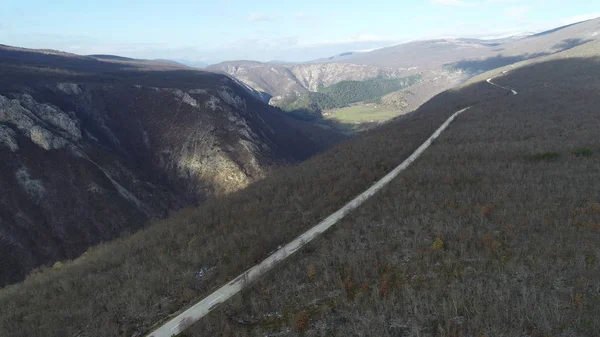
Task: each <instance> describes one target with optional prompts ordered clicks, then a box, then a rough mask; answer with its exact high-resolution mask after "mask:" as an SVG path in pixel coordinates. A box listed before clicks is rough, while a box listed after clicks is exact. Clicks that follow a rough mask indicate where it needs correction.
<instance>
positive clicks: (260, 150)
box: [0, 48, 340, 285]
mask: <svg viewBox="0 0 600 337" xmlns="http://www.w3.org/2000/svg"><path fill="white" fill-rule="evenodd" d="M3 52H5V53H7V54H3ZM17 52H21V51H19V50H17ZM11 53H14V51H8V52H7V51H3V50H2V49H1V48H0V77H1V78H2V80H0V191H1V192H2V193H0V285H3V284H7V283H11V282H15V281H18V280H20V279H22V278H23V277H24V276H25V275H26V274H27V273H28V272H29V271H31V270H32V269H33V268H35V267H37V266H39V265H43V264H48V263H53V262H54V261H58V260H64V259H70V258H74V257H76V256H78V255H80V254H81V253H83V252H84V251H85V250H86V249H87V247H89V246H90V245H93V244H97V243H99V242H102V241H107V240H112V239H114V238H115V237H117V236H119V235H121V234H122V233H127V232H133V231H136V230H138V229H140V228H142V227H143V226H144V225H146V224H147V223H148V221H149V220H151V219H153V218H159V217H164V216H166V215H167V214H168V213H169V212H170V210H173V209H176V208H179V207H182V206H186V205H193V204H197V203H199V202H202V201H203V200H205V199H206V198H208V197H211V196H219V195H224V194H227V193H231V192H234V191H237V190H239V189H241V188H244V187H246V186H247V185H248V184H250V183H251V182H253V181H255V180H256V179H260V178H261V177H263V176H264V175H265V172H266V171H267V170H268V169H269V167H271V166H272V165H277V164H279V163H289V162H295V161H299V160H303V159H305V158H308V157H309V156H311V155H313V154H314V153H316V152H317V151H320V150H321V149H323V148H324V147H325V146H326V145H327V144H325V143H323V142H317V141H315V140H314V139H315V137H313V136H314V134H311V132H313V131H314V132H323V131H322V130H320V129H317V128H316V127H314V130H313V129H311V126H310V125H305V124H302V125H301V127H299V125H298V123H303V122H300V121H297V120H294V119H291V118H289V117H287V116H285V115H283V114H281V113H280V112H279V111H278V110H277V109H275V108H273V107H271V106H269V105H267V104H265V103H264V102H261V101H260V100H258V99H257V97H256V92H254V91H253V90H252V89H250V88H248V87H245V86H243V85H240V83H238V82H237V81H236V80H233V79H231V78H229V77H226V76H224V75H215V74H211V73H206V72H198V71H148V70H145V71H132V72H126V71H124V70H122V69H116V70H115V69H113V67H114V65H112V64H111V65H108V66H109V67H111V68H110V71H111V72H110V74H108V75H105V73H104V72H99V73H98V72H96V69H97V68H98V67H101V66H106V65H104V64H103V63H100V64H98V63H97V62H98V61H89V62H93V63H92V65H93V66H94V67H90V66H89V64H88V63H85V64H83V66H78V67H76V68H75V71H78V72H80V73H78V74H77V75H76V76H71V73H69V72H62V71H61V72H57V71H56V67H57V65H56V63H57V62H58V61H60V62H61V63H60V65H61V66H65V67H67V66H71V67H73V60H72V59H73V58H76V56H69V58H68V59H64V58H61V57H62V56H56V55H50V56H52V57H57V58H58V59H55V58H53V59H51V62H49V63H50V65H51V70H47V69H45V68H41V69H36V70H35V71H33V72H31V70H30V68H27V67H21V65H20V62H22V61H23V59H27V57H30V58H32V57H35V61H36V62H38V63H39V62H45V60H47V57H49V56H48V55H46V54H43V55H41V54H39V53H38V54H35V53H32V54H35V55H29V54H26V55H21V56H20V57H19V58H17V57H14V58H13V59H15V60H18V62H19V65H18V66H17V67H15V66H13V65H11V64H10V61H11V58H10V57H11V56H13V55H12V54H11ZM30 54H31V53H30ZM7 55H8V56H7ZM57 60H58V61H57ZM82 62H83V61H82ZM85 62H88V61H87V60H86V61H85ZM89 69H93V70H94V72H93V73H90V72H89ZM70 71H71V72H73V71H74V70H70ZM65 73H66V74H67V75H65ZM299 130H302V131H299ZM322 138H323V137H322ZM335 139H336V136H335V135H334V137H333V138H332V142H334V141H335ZM337 139H340V138H339V137H338V138H337Z"/></svg>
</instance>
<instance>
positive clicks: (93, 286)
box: [0, 83, 504, 336]
mask: <svg viewBox="0 0 600 337" xmlns="http://www.w3.org/2000/svg"><path fill="white" fill-rule="evenodd" d="M498 95H504V92H503V91H502V90H499V89H495V88H493V87H491V86H489V85H487V84H483V83H482V84H478V85H475V86H472V87H470V88H468V89H465V90H462V91H460V92H449V93H444V94H442V95H440V97H439V99H438V100H436V101H433V102H431V103H429V104H426V105H425V106H424V107H423V108H422V109H420V111H419V112H418V113H415V114H412V115H407V116H404V117H402V118H401V119H400V120H398V121H397V122H395V123H390V124H389V125H386V126H383V127H382V128H380V129H378V130H377V131H373V132H367V133H365V134H364V135H361V136H360V137H358V138H357V139H355V140H352V141H350V142H347V143H344V144H341V145H339V146H337V147H335V148H333V149H332V150H331V151H328V152H326V153H324V154H321V155H318V156H316V157H314V158H312V159H310V160H308V161H306V162H304V163H302V164H301V165H299V166H297V167H289V168H286V169H282V170H280V171H279V172H278V173H275V174H273V175H272V176H270V177H269V178H266V179H264V180H262V181H259V182H257V183H255V184H253V185H250V186H249V187H248V188H247V189H246V190H244V191H242V192H240V193H236V194H233V195H231V196H229V197H224V198H221V199H215V200H209V201H207V202H206V203H205V204H204V205H203V206H201V207H199V208H197V209H185V210H182V211H180V212H178V213H176V214H174V215H173V216H171V217H170V218H169V219H168V220H165V221H159V222H157V223H156V224H154V225H153V226H152V227H151V228H148V229H146V230H142V231H141V232H138V233H136V234H134V235H132V236H131V237H128V238H123V239H118V240H116V241H114V242H112V243H109V244H105V245H101V246H98V247H95V248H92V249H90V250H89V251H88V252H87V253H86V254H85V255H84V256H83V257H81V258H79V259H77V260H75V261H73V262H65V263H64V266H63V267H62V268H60V269H58V270H52V269H42V270H41V271H40V272H39V273H37V274H36V275H32V276H31V277H29V278H28V279H27V280H26V281H25V282H23V283H22V284H18V285H15V286H9V287H6V288H5V289H3V290H2V291H0V302H2V304H3V305H2V306H1V307H0V335H10V336H31V335H34V336H37V335H45V336H70V335H76V334H79V333H81V334H83V335H86V336H93V335H103V336H105V335H111V336H112V335H132V334H134V333H135V332H143V331H147V330H148V329H149V328H150V327H151V326H152V325H153V324H155V323H157V322H159V321H160V320H162V319H164V318H165V317H166V316H167V315H169V314H171V313H173V312H174V311H176V310H178V309H180V308H182V307H185V306H186V305H188V304H189V303H191V302H192V301H193V300H195V299H198V298H200V297H202V296H204V295H206V294H207V293H209V292H210V291H211V290H213V288H215V287H216V286H218V285H221V284H222V283H224V282H225V281H227V280H229V279H230V278H232V277H234V276H236V275H237V274H239V273H240V272H242V271H243V270H245V269H246V268H248V267H249V266H251V265H252V264H253V263H255V261H257V260H259V259H261V258H264V257H265V256H266V255H267V254H268V253H269V252H271V251H272V250H274V249H275V248H276V247H277V246H278V245H281V244H283V243H285V242H287V241H289V240H290V239H292V238H293V237H295V236H296V235H298V234H299V233H301V232H303V231H304V230H305V229H307V228H309V227H311V226H312V225H314V224H315V223H316V222H317V221H319V220H320V219H322V218H323V217H325V216H327V215H329V214H330V213H332V212H333V211H335V210H337V209H338V208H339V207H340V206H341V205H343V203H345V202H347V201H349V200H350V199H351V198H352V197H354V196H355V195H356V194H358V193H360V192H362V191H363V190H364V189H365V188H367V187H368V186H369V185H370V184H372V183H373V182H374V181H376V180H377V179H379V178H380V177H382V176H383V175H384V174H386V173H387V172H388V171H389V170H391V169H392V168H393V167H395V166H396V165H398V164H399V163H400V162H401V161H402V160H404V159H405V158H406V157H407V156H408V155H409V154H410V153H412V151H414V150H415V149H416V148H417V147H418V146H419V145H420V144H421V143H422V142H423V141H424V140H425V139H426V138H427V137H429V136H430V135H431V133H432V132H433V131H434V130H435V129H436V128H437V127H438V126H439V125H440V124H441V123H442V122H443V121H444V120H445V119H446V118H447V117H448V116H449V115H450V114H451V113H453V112H454V111H456V110H457V109H459V108H461V107H464V106H467V105H471V104H472V103H473V102H477V101H482V100H485V99H488V98H490V97H495V96H498ZM317 270H318V271H319V273H318V275H321V272H322V271H321V269H320V268H317ZM306 271H307V268H306V267H305V269H304V270H303V278H304V279H306ZM315 277H318V276H315ZM360 285H361V284H360V283H358V284H357V285H356V287H357V288H359V287H360ZM271 296H278V295H277V294H271Z"/></svg>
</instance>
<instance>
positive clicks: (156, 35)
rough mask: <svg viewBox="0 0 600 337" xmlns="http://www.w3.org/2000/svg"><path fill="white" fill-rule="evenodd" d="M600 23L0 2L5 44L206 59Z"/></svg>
mask: <svg viewBox="0 0 600 337" xmlns="http://www.w3.org/2000/svg"><path fill="white" fill-rule="evenodd" d="M595 17H600V1H595V0H530V1H523V0H420V1H416V0H415V1H410V0H408V1H407V0H370V1H365V0H301V1H287V0H269V1H264V0H253V1H248V0H208V1H207V0H169V1H165V0H160V1H159V0H103V1H86V0H57V1H48V0H0V44H7V45H12V46H18V47H26V48H48V49H57V50H62V51H67V52H72V53H77V54H84V55H87V54H113V55H120V56H126V57H133V58H146V59H171V60H186V61H192V62H206V63H217V62H221V61H226V60H240V59H244V60H257V61H271V60H278V61H289V62H298V61H308V60H313V59H318V58H322V57H328V56H332V55H335V54H339V53H342V52H347V51H362V50H371V49H376V48H381V47H386V46H391V45H395V44H399V43H403V42H408V41H412V40H419V39H430V38H440V37H476V38H490V37H499V36H506V35H511V34H515V33H523V32H537V31H542V30H544V29H550V28H554V27H558V26H562V25H566V24H570V23H574V22H578V21H582V20H586V19H590V18H595Z"/></svg>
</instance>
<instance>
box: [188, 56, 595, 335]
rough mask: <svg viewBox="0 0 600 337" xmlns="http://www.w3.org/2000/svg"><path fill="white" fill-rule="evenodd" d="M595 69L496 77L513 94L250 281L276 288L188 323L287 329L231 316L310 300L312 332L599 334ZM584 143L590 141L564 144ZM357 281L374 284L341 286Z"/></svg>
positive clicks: (545, 69)
mask: <svg viewBox="0 0 600 337" xmlns="http://www.w3.org/2000/svg"><path fill="white" fill-rule="evenodd" d="M599 73H600V64H598V63H597V61H595V60H588V59H576V60H563V61H555V62H548V63H542V64H537V65H533V66H530V67H527V68H524V69H521V70H515V71H514V72H513V73H510V74H507V75H506V76H505V77H503V78H497V79H496V80H495V81H497V82H498V83H499V84H501V85H508V86H511V87H514V88H517V90H518V91H519V95H518V96H505V97H501V98H497V99H494V100H491V101H488V102H485V103H481V104H478V105H476V106H474V107H473V108H472V109H470V110H468V111H467V112H465V113H464V114H463V115H462V116H461V117H460V118H459V119H457V120H456V121H455V122H454V123H453V124H452V126H451V127H450V128H449V129H448V130H447V131H445V132H444V133H443V134H442V135H441V137H440V138H439V139H438V140H437V141H436V142H435V144H434V145H433V146H432V147H431V148H429V149H428V150H427V151H426V152H425V153H424V154H423V156H422V157H421V158H419V160H417V162H415V164H413V166H412V167H410V168H409V169H408V170H407V171H406V172H405V173H404V174H403V176H402V177H401V178H399V179H396V180H395V181H393V182H392V183H391V184H390V186H389V187H387V188H386V189H385V190H384V191H383V192H382V193H381V194H378V195H376V196H375V197H374V198H372V199H371V200H369V201H368V202H367V203H366V204H365V205H363V206H362V207H361V208H359V209H358V210H357V211H356V212H354V213H353V214H352V215H350V216H349V218H347V219H346V220H344V221H342V223H340V224H339V225H337V226H336V228H335V229H334V230H332V231H331V232H330V233H327V234H326V235H325V236H324V237H323V238H322V239H320V240H318V241H316V242H314V243H312V244H310V245H309V247H307V248H306V249H305V250H303V251H302V252H300V253H299V254H298V255H297V256H295V257H293V258H291V259H290V261H288V262H287V263H286V264H285V265H284V266H282V267H281V268H278V269H277V270H276V271H274V272H272V274H271V276H270V277H266V278H265V279H263V280H261V281H259V282H257V284H256V285H255V286H254V287H255V288H256V289H268V293H269V294H271V296H269V297H265V296H261V295H260V294H259V293H257V292H256V291H255V290H254V289H249V290H247V291H245V292H243V293H242V294H241V295H238V296H236V297H234V298H233V299H232V300H231V301H230V302H229V303H227V304H226V305H224V306H222V307H221V308H220V309H219V310H217V311H216V312H214V313H212V314H211V315H209V316H208V317H206V318H205V319H203V320H202V321H200V322H199V323H198V324H196V325H195V326H194V327H192V328H191V329H190V331H189V333H190V334H192V335H194V336H219V335H224V334H222V333H221V332H222V331H225V329H227V331H233V335H236V336H263V335H269V334H277V333H280V334H281V335H286V336H295V335H296V334H295V333H294V332H290V331H291V330H286V329H287V327H286V326H281V327H279V328H277V329H271V328H269V327H266V326H264V325H262V324H256V323H255V324H254V325H253V326H252V328H250V329H248V330H245V329H246V328H247V326H245V325H244V324H239V323H236V322H237V321H238V320H239V319H240V318H244V317H248V316H251V317H254V319H255V321H256V320H258V321H259V322H260V319H261V317H263V315H265V313H269V312H277V313H279V314H281V315H283V316H285V315H287V314H288V313H290V312H300V311H302V310H305V309H306V308H314V307H315V306H317V307H318V308H319V310H314V312H315V314H313V315H312V316H311V320H310V324H309V327H308V328H307V329H306V330H305V331H304V334H305V335H306V336H596V335H597V332H598V331H600V321H599V320H598V317H599V316H600V288H599V286H598V285H599V284H600V272H599V268H598V263H599V262H598V261H599V260H600V246H598V242H600V232H599V231H598V225H597V224H598V222H599V220H600V218H599V214H600V212H599V211H598V209H600V207H598V203H599V202H600V196H599V195H598V191H599V190H600V156H599V155H598V152H597V151H598V149H600V143H599V139H598V130H599V127H600V113H599V112H598V108H597V107H598V106H600V97H599V96H598V94H597V92H598V89H599V88H600V81H599V80H598V79H600V76H598V75H599ZM581 148H589V149H591V150H592V151H591V152H592V153H591V154H589V155H583V156H579V155H572V153H574V151H575V152H579V151H577V150H575V149H581ZM585 152H586V153H587V152H588V151H585ZM537 153H557V154H558V156H554V155H553V156H551V157H552V158H551V160H546V158H543V159H541V160H531V157H532V156H535V154H537ZM543 157H546V156H543ZM438 238H439V239H440V240H441V241H442V242H443V249H432V248H435V247H436V246H437V247H440V246H441V245H440V243H441V242H438ZM436 242H438V244H437V245H436ZM308 265H314V266H315V267H316V268H317V269H318V270H319V273H318V275H317V276H316V277H315V278H314V280H313V281H311V282H310V284H307V283H306V282H307V281H306V278H305V277H301V275H302V274H303V273H305V270H306V268H307V266H308ZM358 284H367V285H368V286H367V289H368V290H366V291H365V292H363V293H361V294H360V296H346V295H345V294H346V293H347V292H348V289H354V288H355V287H356V285H358Z"/></svg>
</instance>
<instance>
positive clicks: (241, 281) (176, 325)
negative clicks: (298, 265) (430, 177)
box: [148, 78, 517, 337]
mask: <svg viewBox="0 0 600 337" xmlns="http://www.w3.org/2000/svg"><path fill="white" fill-rule="evenodd" d="M492 79H493V78H489V79H488V80H487V83H489V84H491V85H493V86H496V87H499V88H502V89H504V90H507V91H510V92H512V93H513V95H516V94H517V92H516V91H515V90H514V89H511V88H505V87H503V86H500V85H497V84H495V83H493V82H492ZM470 108H471V107H467V108H464V109H462V110H459V111H456V112H455V113H454V114H452V116H450V117H449V118H448V119H447V120H446V121H445V122H444V124H442V125H441V126H440V127H439V128H438V129H437V130H436V131H435V132H434V133H433V134H432V135H431V136H430V137H429V138H428V139H427V140H426V141H425V142H424V143H423V144H421V146H419V148H418V149H417V150H415V152H413V154H411V155H410V157H408V158H407V159H406V160H405V161H404V162H402V164H400V165H398V166H397V167H396V168H394V169H393V170H392V171H391V172H390V173H388V174H387V175H385V176H384V177H383V178H381V179H380V180H379V181H377V182H376V183H375V184H374V185H373V186H371V187H370V188H369V189H367V190H366V191H364V192H363V193H361V194H360V195H358V196H357V197H355V198H354V199H352V201H350V202H349V203H347V204H346V205H345V206H344V207H342V208H340V209H339V210H338V211H336V212H335V213H333V214H331V215H330V216H328V217H327V218H326V219H325V220H323V221H321V222H320V223H318V224H317V225H316V226H314V227H312V228H311V229H309V230H308V231H306V232H305V233H303V234H301V235H300V236H298V237H297V238H296V239H294V240H293V241H291V242H290V243H288V244H286V245H285V246H283V247H282V248H280V249H278V250H277V251H275V252H274V253H273V254H271V255H270V256H269V257H267V258H266V259H264V260H263V261H262V262H260V263H259V264H257V265H255V266H254V267H252V268H250V269H248V270H247V271H245V272H244V273H243V274H241V275H239V276H238V277H236V278H235V279H234V280H232V281H231V282H229V283H227V284H225V285H224V286H222V287H221V288H219V289H218V290H216V291H215V292H213V293H212V294H210V295H208V296H207V297H205V298H204V299H203V300H201V301H200V302H198V303H196V304H194V305H193V306H192V307H190V308H189V309H187V310H185V311H184V312H182V313H181V314H179V315H177V316H176V317H175V318H172V319H170V320H169V321H168V322H166V323H165V324H163V325H162V326H160V327H159V328H157V329H156V330H154V331H153V332H152V333H150V334H149V335H148V336H149V337H172V336H174V335H177V334H179V333H181V332H183V331H184V330H185V329H187V328H188V327H189V326H191V325H192V324H194V323H196V322H197V321H199V320H200V319H201V318H202V317H204V316H205V315H206V314H208V313H209V312H211V311H212V310H213V309H215V308H216V307H217V306H218V305H219V304H221V303H223V302H225V301H226V300H228V299H229V298H231V297H232V296H233V295H235V294H237V293H238V292H239V291H240V290H242V289H244V288H245V287H246V286H247V285H248V284H249V283H250V282H251V281H253V280H255V279H257V278H258V277H260V276H261V275H263V274H264V273H266V272H267V271H269V270H270V269H272V268H273V267H275V266H276V265H277V264H279V263H280V262H281V261H283V260H284V259H286V258H287V257H288V256H290V255H292V254H293V253H295V252H296V251H297V250H299V249H300V248H302V247H303V246H304V245H306V244H307V243H309V242H311V241H312V240H313V239H315V238H316V237H318V236H319V235H320V234H321V233H323V232H324V231H326V230H327V229H329V228H330V227H331V226H333V225H335V224H336V223H337V222H338V221H339V220H341V219H342V218H343V217H344V216H346V214H348V213H349V212H350V211H352V210H354V209H355V208H357V207H358V206H360V205H361V204H362V203H363V202H365V201H366V200H367V199H369V198H370V197H372V196H373V195H374V194H375V193H377V192H378V191H379V190H381V189H382V188H383V187H384V186H385V185H387V184H388V183H389V182H390V181H392V179H394V178H395V177H396V176H398V174H400V172H402V171H404V170H405V169H406V168H407V167H408V166H409V165H410V164H412V163H413V162H414V161H415V160H416V159H417V158H419V156H420V155H421V154H422V153H423V152H425V150H426V149H427V148H428V147H429V146H431V143H432V142H433V141H434V140H435V139H436V138H437V137H438V136H439V135H440V134H441V133H442V132H443V131H444V130H446V128H447V127H448V125H450V123H451V122H452V121H453V120H454V119H455V118H456V117H457V116H458V115H460V114H461V113H463V112H465V111H466V110H468V109H470Z"/></svg>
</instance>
